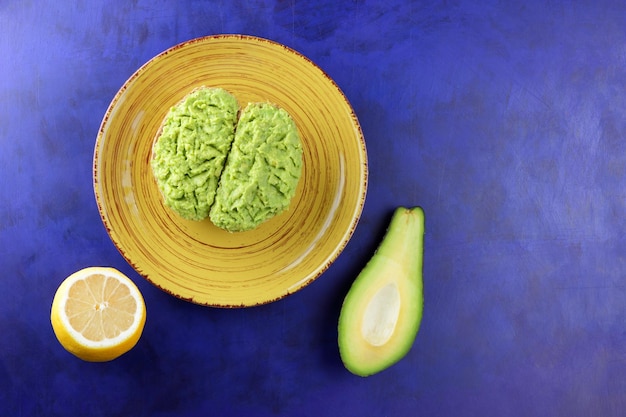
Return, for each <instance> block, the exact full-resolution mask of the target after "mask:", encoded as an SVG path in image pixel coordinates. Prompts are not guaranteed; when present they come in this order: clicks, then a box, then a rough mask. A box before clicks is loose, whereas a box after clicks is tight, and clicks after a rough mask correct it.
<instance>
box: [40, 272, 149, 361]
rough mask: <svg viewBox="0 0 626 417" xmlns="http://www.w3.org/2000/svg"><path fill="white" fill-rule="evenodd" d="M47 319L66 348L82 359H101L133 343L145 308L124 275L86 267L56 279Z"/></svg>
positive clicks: (137, 293)
mask: <svg viewBox="0 0 626 417" xmlns="http://www.w3.org/2000/svg"><path fill="white" fill-rule="evenodd" d="M50 320H51V322H52V329H53V330H54V333H55V335H56V337H57V339H58V340H59V342H60V343H61V345H62V346H63V347H64V348H65V349H66V350H67V351H69V352H70V353H72V354H74V355H75V356H77V357H79V358H80V359H83V360H85V361H90V362H105V361H110V360H113V359H115V358H117V357H119V356H121V355H122V354H124V353H126V352H128V351H129V350H130V349H132V348H133V347H134V346H135V345H136V344H137V342H138V341H139V338H140V337H141V333H142V332H143V327H144V324H145V322H146V306H145V303H144V300H143V296H142V295H141V292H140V291H139V289H138V288H137V286H136V285H135V284H134V283H133V282H132V281H131V280H130V278H128V277H127V276H126V275H124V274H123V273H121V272H120V271H118V270H116V269H114V268H107V267H89V268H85V269H81V270H80V271H77V272H75V273H73V274H72V275H70V276H69V277H67V278H66V279H65V280H64V281H63V282H62V283H61V285H60V286H59V288H58V289H57V292H56V294H55V295H54V299H53V301H52V309H51V311H50Z"/></svg>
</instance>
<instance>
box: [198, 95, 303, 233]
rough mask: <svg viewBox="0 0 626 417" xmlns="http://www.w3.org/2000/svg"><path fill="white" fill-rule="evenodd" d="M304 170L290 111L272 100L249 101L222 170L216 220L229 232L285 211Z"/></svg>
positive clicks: (250, 227)
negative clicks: (276, 105)
mask: <svg viewBox="0 0 626 417" xmlns="http://www.w3.org/2000/svg"><path fill="white" fill-rule="evenodd" d="M301 170H302V146H301V144H300V138H299V137H298V131H297V129H296V125H295V123H294V122H293V120H292V119H291V117H290V116H289V114H288V113H287V112H286V111H285V110H283V109H280V108H277V107H275V106H273V105H271V104H268V103H253V104H250V105H248V107H246V108H245V109H244V110H243V112H242V113H241V117H240V118H239V124H238V125H237V131H236V133H235V140H234V142H233V146H232V149H231V151H230V154H229V155H228V161H227V162H226V167H225V168H224V173H223V174H222V179H221V181H220V185H219V188H218V190H217V196H216V199H215V204H214V205H213V207H212V208H211V213H210V218H211V221H212V222H213V223H214V224H215V225H216V226H218V227H221V228H222V229H226V230H230V231H244V230H250V229H253V228H255V227H257V226H258V225H259V224H261V223H263V222H264V221H265V220H267V219H269V218H270V217H273V216H275V215H276V214H278V213H281V212H282V211H284V210H285V209H286V208H287V207H288V206H289V202H290V201H291V199H292V197H293V196H294V194H295V191H296V186H297V185H298V181H299V179H300V173H301Z"/></svg>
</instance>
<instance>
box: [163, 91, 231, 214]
mask: <svg viewBox="0 0 626 417" xmlns="http://www.w3.org/2000/svg"><path fill="white" fill-rule="evenodd" d="M238 111H239V104H238V103H237V100H236V99H235V97H234V96H232V95H231V94H230V93H228V92H227V91H226V90H223V89H221V88H200V89H197V90H194V91H193V92H192V93H190V94H189V95H187V96H186V97H185V98H184V99H183V100H182V101H181V102H180V103H178V104H177V105H176V106H174V107H173V108H172V109H170V111H169V113H168V114H167V115H166V117H165V120H164V121H163V124H162V126H161V130H160V134H159V136H158V138H157V140H156V142H155V144H154V147H153V150H152V154H153V157H152V162H151V165H152V172H153V174H154V177H155V178H156V180H157V185H158V187H159V190H160V191H161V194H162V196H163V200H164V203H165V205H166V206H167V207H169V208H171V209H172V210H174V211H175V212H176V213H178V214H179V215H180V216H181V217H183V218H184V219H187V220H202V219H204V218H206V217H207V216H208V215H209V210H210V208H211V206H212V205H213V202H214V200H215V192H216V191H217V186H218V181H219V178H220V175H221V173H222V170H223V168H224V164H225V162H226V156H227V155H228V152H229V151H230V147H231V144H232V141H233V139H234V137H235V132H234V130H235V124H236V122H237V113H238Z"/></svg>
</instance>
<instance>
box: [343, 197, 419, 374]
mask: <svg viewBox="0 0 626 417" xmlns="http://www.w3.org/2000/svg"><path fill="white" fill-rule="evenodd" d="M423 254H424V212H423V210H422V209H421V208H419V207H414V208H404V207H400V208H398V209H396V211H395V212H394V215H393V217H392V219H391V223H390V225H389V228H388V229H387V233H386V234H385V237H384V238H383V241H382V242H381V244H380V246H379V247H378V249H377V250H376V253H375V254H374V255H373V256H372V258H371V259H370V261H369V262H368V263H367V265H366V266H365V268H364V269H363V270H362V271H361V273H360V274H359V276H358V277H357V278H356V280H355V281H354V283H353V284H352V286H351V287H350V290H349V291H348V294H347V295H346V297H345V299H344V302H343V306H342V308H341V313H340V315H339V326H338V343H339V353H340V355H341V359H342V361H343V363H344V365H345V367H346V368H347V369H348V370H349V371H350V372H352V373H354V374H355V375H359V376H369V375H373V374H375V373H377V372H380V371H382V370H384V369H386V368H388V367H390V366H391V365H393V364H395V363H397V362H398V361H399V360H400V359H402V358H403V357H404V356H405V355H406V354H407V353H408V352H409V350H410V349H411V346H412V345H413V342H414V340H415V337H416V336H417V332H418V330H419V327H420V323H421V321H422V310H423V304H424V297H423V291H422V289H423V284H422V265H423Z"/></svg>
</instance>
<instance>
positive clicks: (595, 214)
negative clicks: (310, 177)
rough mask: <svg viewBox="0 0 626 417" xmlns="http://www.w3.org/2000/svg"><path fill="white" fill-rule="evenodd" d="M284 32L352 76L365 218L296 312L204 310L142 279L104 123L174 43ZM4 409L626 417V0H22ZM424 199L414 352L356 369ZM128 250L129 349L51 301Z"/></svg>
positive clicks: (14, 77)
mask: <svg viewBox="0 0 626 417" xmlns="http://www.w3.org/2000/svg"><path fill="white" fill-rule="evenodd" d="M218 33H244V34H250V35H256V36H261V37H266V38H270V39H272V40H275V41H278V42H281V43H283V44H285V45H287V46H289V47H292V48H294V49H296V50H297V51H299V52H301V53H302V54H304V55H306V56H308V57H309V58H310V59H311V60H313V61H314V62H315V63H317V64H318V65H319V66H320V67H321V68H322V69H323V70H324V71H326V72H327V73H328V74H329V75H330V76H331V77H332V78H333V79H334V80H335V81H336V82H337V84H338V85H339V86H340V88H341V89H342V90H343V91H344V92H345V94H346V96H347V97H348V99H349V100H350V102H351V103H352V105H353V107H354V109H355V111H356V114H357V116H358V117H359V120H360V122H361V124H362V128H363V132H364V135H365V140H366V143H367V148H368V155H369V160H370V165H369V167H370V182H369V189H368V197H367V201H366V204H365V208H364V211H363V215H362V218H361V221H360V223H359V226H358V228H357V230H356V232H355V234H354V237H353V239H352V241H351V242H350V244H349V245H348V246H347V248H346V249H345V251H344V253H343V254H342V255H341V256H340V258H339V259H338V260H337V262H336V263H335V264H334V265H333V266H332V267H331V268H330V269H329V270H328V271H327V272H326V273H325V274H324V275H323V276H322V277H321V278H319V279H318V280H317V281H316V282H314V283H313V284H311V285H310V286H308V287H306V288H305V289H303V290H302V291H300V292H298V293H296V294H294V295H292V296H289V297H287V298H286V299H284V300H282V301H279V302H276V303H274V304H270V305H266V306H262V307H257V308H251V309H242V310H218V309H209V308H205V307H201V306H196V305H192V304H188V303H186V302H184V301H180V300H177V299H175V298H173V297H170V296H168V295H167V294H165V293H163V292H161V291H160V290H158V289H157V288H155V287H153V286H152V285H151V284H149V283H148V282H147V281H145V280H144V279H143V278H141V277H140V276H139V275H137V274H136V273H135V272H134V271H133V270H132V269H131V268H130V267H129V265H128V264H126V262H125V261H124V260H123V258H122V257H121V256H120V254H119V253H118V252H117V250H116V249H115V247H114V246H113V244H112V243H111V241H110V239H109V238H108V235H107V234H106V232H105V229H104V227H103V225H102V222H101V221H100V217H99V214H98V211H97V208H96V204H95V199H94V196H93V191H92V177H91V170H92V155H93V149H94V143H95V138H96V134H97V131H98V128H99V125H100V122H101V119H102V116H103V115H104V112H105V111H106V109H107V107H108V105H109V103H110V101H111V99H112V98H113V96H114V95H115V93H116V92H117V90H118V89H119V88H120V87H121V86H122V84H123V83H124V81H125V80H126V79H127V78H128V77H129V76H130V75H131V74H132V73H133V72H134V71H135V70H136V69H137V68H139V66H141V65H142V64H143V63H144V62H146V61H147V60H149V59H150V58H151V57H153V56H154V55H156V54H157V53H159V52H161V51H163V50H165V49H167V48H169V47H171V46H173V45H175V44H178V43H180V42H184V41H186V40H189V39H192V38H195V37H200V36H205V35H212V34H218ZM0 57H1V59H0V267H1V271H2V273H1V274H0V286H1V287H0V415H2V416H66V415H89V416H93V417H98V416H108V417H110V416H130V415H133V416H160V417H165V416H177V417H180V416H198V415H204V416H208V415H216V416H218V415H223V416H345V415H353V416H409V415H411V416H622V415H624V412H625V410H626V280H625V277H626V233H625V232H626V225H625V219H626V171H625V169H626V4H625V3H623V2H622V1H617V0H615V1H610V0H604V1H596V0H594V1H567V2H559V1H557V2H544V1H532V0H531V1H512V2H503V1H474V0H471V1H470V0H468V1H464V0H458V1H439V2H426V1H424V2H408V1H399V0H385V1H347V2H346V1H336V0H325V1H305V0H292V1H269V0H266V1H263V0H256V1H253V0H249V1H244V0H235V1H206V2H203V1H175V0H134V1H122V0H114V1H103V0H93V1H92V0H89V1H87V0H82V1H81V0H79V1H75V2H56V1H36V0H26V1H22V0H0ZM399 205H407V206H410V205H421V206H422V207H423V208H424V210H425V212H426V217H427V234H426V237H425V266H424V284H425V310H424V319H423V322H422V328H421V330H420V333H419V335H418V337H417V340H416V342H415V344H414V346H413V349H412V350H411V352H410V353H409V354H408V356H407V357H406V358H405V359H404V360H403V361H401V362H400V363H398V364H397V365H396V366H394V367H392V368H390V369H388V370H386V371H384V372H383V373H381V374H378V375H375V376H372V377H369V378H366V379H363V378H359V377H356V376H353V375H351V374H349V373H348V372H347V371H346V370H345V369H344V368H343V366H342V364H341V362H340V360H339V354H338V350H337V345H336V336H337V335H336V324H337V318H338V314H339V309H340V306H341V302H342V299H343V297H344V295H345V293H346V291H347V289H348V288H349V286H350V284H351V282H352V280H353V279H354V278H355V276H356V274H357V273H358V271H359V270H360V269H361V268H362V267H363V266H364V264H365V262H366V261H367V259H368V258H369V257H370V256H371V254H372V253H373V251H374V249H375V248H376V246H377V244H378V242H379V240H380V238H381V237H382V234H383V232H384V230H385V228H386V226H387V224H388V221H389V218H390V215H391V212H392V210H393V209H394V208H395V207H396V206H399ZM90 265H110V266H114V267H117V268H119V269H120V270H122V271H123V272H125V273H127V274H128V275H129V276H130V277H131V278H132V279H133V280H134V281H135V282H136V283H137V284H138V285H139V287H140V289H141V290H142V292H143V294H144V297H145V299H146V303H147V308H148V320H147V323H146V327H145V330H144V334H143V337H142V339H141V340H140V342H139V344H138V345H137V346H136V347H135V349H133V350H132V351H131V352H129V353H128V354H126V355H125V356H123V357H121V358H120V359H118V360H116V361H113V362H110V363H106V364H90V363H84V362H81V361H79V360H77V359H75V358H74V357H73V356H71V355H70V354H68V353H67V352H65V351H64V350H63V349H62V347H61V346H60V345H59V344H58V343H57V341H56V339H55V337H54V334H53V332H52V328H51V326H50V322H49V309H50V304H51V302H52V297H53V295H54V291H55V290H56V288H57V286H58V285H59V284H60V282H61V281H62V280H63V279H64V278H65V277H66V276H67V275H69V274H70V273H72V272H74V271H75V270H77V269H80V268H82V267H85V266H90Z"/></svg>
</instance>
